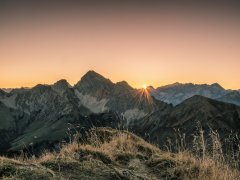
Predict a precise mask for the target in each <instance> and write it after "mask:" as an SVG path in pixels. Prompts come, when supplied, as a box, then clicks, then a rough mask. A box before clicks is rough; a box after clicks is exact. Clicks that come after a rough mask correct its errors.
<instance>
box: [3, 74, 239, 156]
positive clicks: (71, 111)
mask: <svg viewBox="0 0 240 180" xmlns="http://www.w3.org/2000/svg"><path fill="white" fill-rule="evenodd" d="M176 86H178V85H176ZM188 86H189V87H191V88H192V89H195V87H194V86H195V85H192V84H189V85H187V87H188ZM174 87H175V85H174ZM189 87H188V88H189ZM204 87H206V89H207V90H206V91H204V90H203V89H204V88H203V87H202V86H201V87H199V88H201V89H202V90H201V91H199V92H202V93H203V92H204V93H205V94H207V93H206V92H209V93H208V95H209V94H211V95H212V96H214V97H218V95H217V94H224V95H225V96H227V94H225V90H224V89H223V88H221V87H220V86H219V85H217V84H213V85H210V86H208V85H204ZM169 88H170V89H171V88H172V86H169V87H165V89H164V88H163V89H162V90H161V91H163V90H164V91H166V92H168V91H170V90H169ZM185 88H186V87H185V86H184V87H181V88H179V89H181V91H183V89H185ZM157 91H158V89H157V90H155V89H153V88H151V87H149V88H148V89H147V90H144V89H134V88H132V87H131V86H129V85H128V83H127V82H125V81H122V82H118V83H113V82H111V81H110V80H109V79H106V78H104V77H103V76H102V75H100V74H98V73H96V72H94V71H89V72H88V73H87V74H85V75H84V76H83V77H82V78H81V80H80V81H79V82H78V83H77V84H76V85H75V86H73V87H72V86H71V85H70V84H68V82H67V81H66V80H60V81H58V82H56V83H55V84H53V85H37V86H35V87H34V88H32V89H24V88H22V89H14V90H12V91H11V92H10V93H6V92H4V91H0V125H1V126H0V127H1V129H0V135H1V140H0V146H1V147H4V148H2V152H1V153H3V152H6V151H7V150H10V151H18V150H21V149H23V148H25V147H29V146H31V147H35V148H36V149H37V150H38V151H41V150H42V149H43V148H54V147H55V144H56V143H57V142H61V141H62V140H68V139H69V137H71V135H72V133H76V132H77V131H81V132H85V131H86V130H87V129H89V128H91V127H94V126H109V127H113V128H120V127H121V128H122V127H128V128H130V129H131V130H132V131H134V132H137V133H138V134H140V135H142V136H143V137H145V138H147V139H149V137H150V140H152V141H154V142H156V143H160V144H161V143H164V141H165V139H166V138H167V137H172V136H173V129H174V128H181V129H183V131H184V132H186V133H188V134H191V133H193V132H195V130H196V125H197V124H198V122H200V123H201V125H202V126H203V128H204V129H206V130H207V129H209V128H213V129H217V130H219V132H220V133H221V134H222V135H224V134H226V133H229V132H230V131H231V130H232V131H234V132H239V130H240V126H239V122H240V118H239V117H240V110H239V109H240V108H239V107H238V106H236V105H232V104H226V103H222V102H218V101H215V100H211V99H208V98H204V97H202V96H193V97H192V98H190V99H187V100H185V101H184V102H182V103H181V104H179V105H177V106H175V107H173V106H172V105H168V104H167V103H164V102H162V101H160V100H156V98H154V97H155V95H156V94H155V95H154V97H152V96H151V95H150V93H153V92H155V93H157ZM171 91H172V90H171ZM186 92H188V91H186ZM184 97H186V96H184ZM234 97H235V96H234ZM6 142H7V143H6Z"/></svg>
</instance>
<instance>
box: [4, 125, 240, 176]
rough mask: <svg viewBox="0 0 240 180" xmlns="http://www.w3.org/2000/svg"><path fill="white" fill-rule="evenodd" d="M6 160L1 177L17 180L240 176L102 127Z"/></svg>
mask: <svg viewBox="0 0 240 180" xmlns="http://www.w3.org/2000/svg"><path fill="white" fill-rule="evenodd" d="M21 159H22V158H21V157H19V158H18V160H14V159H7V158H3V157H2V158H1V159H0V177H5V178H6V179H7V178H10V179H11V178H12V179H235V178H236V179H237V178H238V177H240V176H239V172H238V171H233V170H231V169H229V168H228V167H225V166H220V165H218V164H217V163H216V162H215V161H213V160H211V159H208V158H205V159H204V160H198V159H196V158H194V157H193V156H192V155H191V154H190V153H188V152H180V153H176V154H173V153H169V152H163V151H161V150H160V149H158V148H157V147H155V146H153V145H151V144H149V143H147V142H145V141H144V140H143V139H141V138H139V137H137V136H135V135H133V134H131V133H129V132H126V131H118V130H113V129H109V128H98V129H92V131H90V133H89V136H88V138H87V139H86V140H85V141H84V143H81V144H79V143H77V142H76V141H75V142H74V143H71V144H67V145H65V146H63V147H62V149H61V151H60V152H53V153H50V152H47V153H44V154H43V155H42V157H40V158H30V159H27V160H21Z"/></svg>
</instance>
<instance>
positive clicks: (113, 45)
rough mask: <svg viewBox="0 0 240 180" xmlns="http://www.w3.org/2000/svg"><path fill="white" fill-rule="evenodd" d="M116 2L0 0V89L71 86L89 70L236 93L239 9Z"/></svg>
mask: <svg viewBox="0 0 240 180" xmlns="http://www.w3.org/2000/svg"><path fill="white" fill-rule="evenodd" d="M40 2H41V3H40ZM56 2H58V3H56ZM122 2H123V3H110V2H109V3H108V2H107V1H106V2H105V3H99V2H98V3H96V2H93V1H92V3H88V4H81V3H74V1H55V2H54V1H39V2H38V3H37V1H21V2H19V1H0V88H15V87H33V86H35V85H37V84H39V83H41V84H52V83H54V82H56V81H58V80H59V79H66V80H67V81H68V82H69V83H70V84H72V85H74V84H76V83H77V82H78V81H79V80H80V78H81V77H82V76H83V75H84V74H85V73H86V72H87V71H88V70H94V71H96V72H98V73H100V74H102V75H103V76H105V77H107V78H109V79H111V80H112V81H113V82H118V81H122V80H125V81H127V82H128V83H129V84H130V85H132V86H133V87H136V88H139V87H142V86H143V85H144V84H147V85H152V86H154V87H159V86H162V85H166V84H171V83H174V82H181V83H188V82H192V83H196V84H204V83H207V84H212V83H215V82H217V83H219V84H221V85H222V86H223V87H224V88H226V89H240V78H239V77H240V20H239V17H240V16H239V12H240V11H239V7H240V6H238V5H236V4H227V3H226V4H214V3H213V4H210V3H205V4H196V3H195V4H194V3H192V4H188V3H187V2H186V3H182V4H181V3H171V4H170V3H169V4H163V3H155V4H154V3H150V1H149V3H146V2H145V3H136V1H132V2H133V3H125V1H122ZM139 2H140V1H139Z"/></svg>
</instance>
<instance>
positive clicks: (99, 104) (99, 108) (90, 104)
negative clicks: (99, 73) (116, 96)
mask: <svg viewBox="0 0 240 180" xmlns="http://www.w3.org/2000/svg"><path fill="white" fill-rule="evenodd" d="M75 94H76V96H77V97H78V99H79V100H80V103H81V104H82V105H83V106H85V107H87V108H88V109H89V110H90V111H92V112H93V113H101V112H104V111H106V110H108V108H107V107H106V104H107V102H108V99H101V100H100V101H98V100H97V98H95V97H93V96H90V95H87V94H85V95H83V94H82V93H80V92H79V91H78V90H75Z"/></svg>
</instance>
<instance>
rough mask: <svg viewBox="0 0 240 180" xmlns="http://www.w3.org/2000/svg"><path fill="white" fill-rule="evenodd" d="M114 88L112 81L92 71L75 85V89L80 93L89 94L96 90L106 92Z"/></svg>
mask: <svg viewBox="0 0 240 180" xmlns="http://www.w3.org/2000/svg"><path fill="white" fill-rule="evenodd" d="M112 86H113V83H112V81H110V80H109V79H107V78H105V77H103V76H102V75H100V74H98V73H96V72H95V71H92V70H91V71H88V72H87V73H86V74H85V75H84V76H83V77H82V78H81V80H80V81H79V82H78V83H77V84H76V85H75V88H76V89H78V90H79V91H80V92H84V93H87V92H88V93H89V92H91V91H95V90H96V89H98V90H100V89H101V90H104V91H105V90H109V89H111V88H112Z"/></svg>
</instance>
